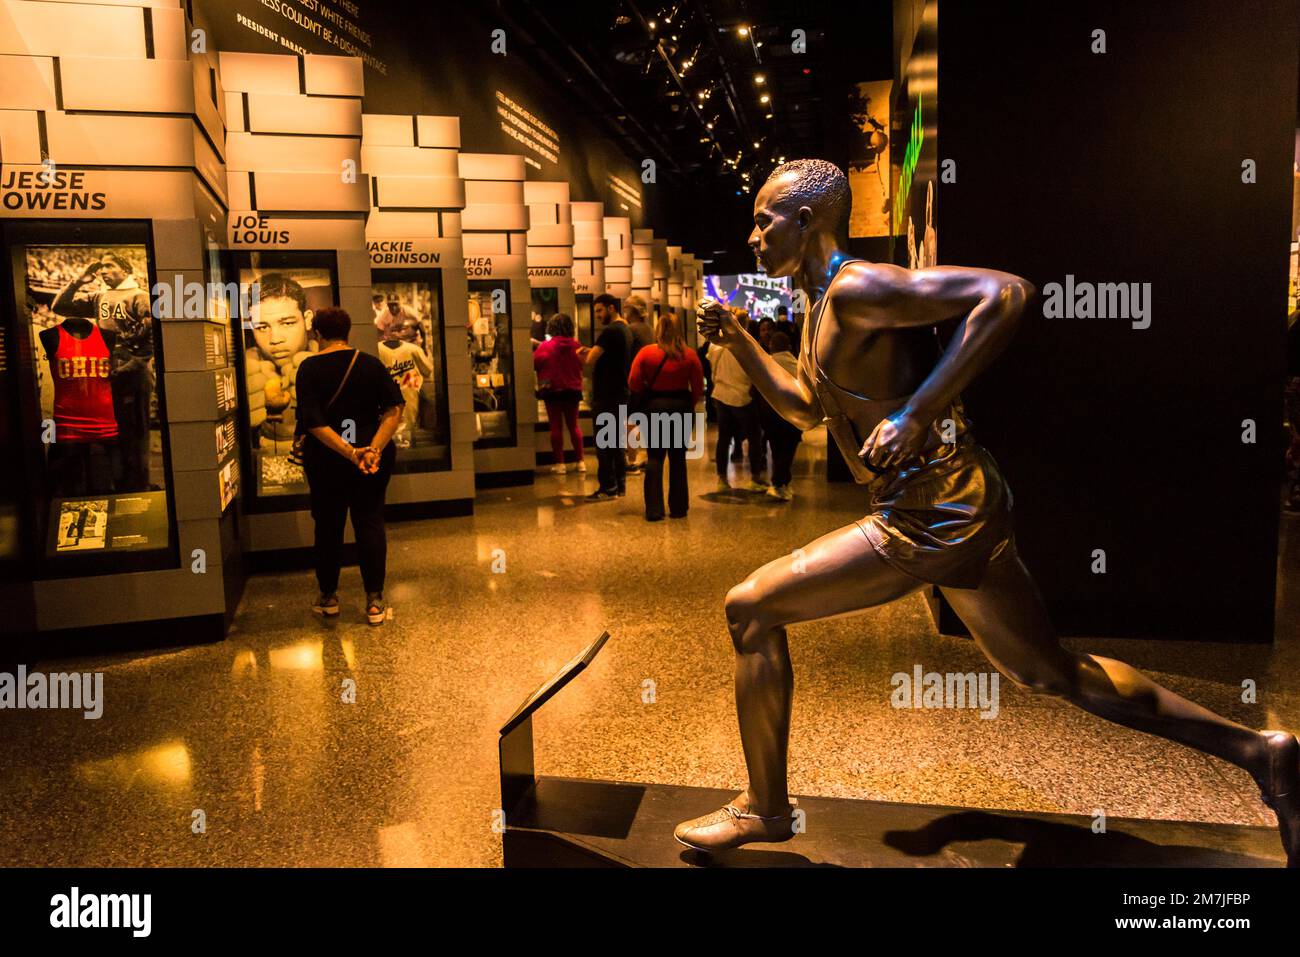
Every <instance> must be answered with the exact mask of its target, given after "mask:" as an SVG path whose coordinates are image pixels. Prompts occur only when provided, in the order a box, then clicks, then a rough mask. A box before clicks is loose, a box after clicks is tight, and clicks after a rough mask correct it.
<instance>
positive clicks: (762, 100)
mask: <svg viewBox="0 0 1300 957" xmlns="http://www.w3.org/2000/svg"><path fill="white" fill-rule="evenodd" d="M771 100H772V98H771V97H770V96H768V95H767V94H766V93H764V94H763V95H762V96H760V97H759V98H758V102H760V103H769V102H771Z"/></svg>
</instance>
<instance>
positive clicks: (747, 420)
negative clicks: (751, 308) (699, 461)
mask: <svg viewBox="0 0 1300 957" xmlns="http://www.w3.org/2000/svg"><path fill="white" fill-rule="evenodd" d="M737 315H738V318H739V320H740V322H741V324H742V325H746V324H747V323H748V318H749V317H748V315H747V314H746V313H745V312H744V310H739V311H738V314H737ZM709 365H710V366H711V367H712V369H713V407H714V409H715V410H716V411H717V414H718V445H717V454H716V456H715V458H716V460H717V465H718V488H720V489H729V488H731V487H732V485H731V482H730V481H729V480H728V478H727V464H728V461H729V460H730V450H731V442H732V440H733V439H734V440H735V442H736V461H739V460H740V454H741V448H742V446H741V443H742V442H745V441H748V442H749V474H750V482H749V484H748V485H747V486H746V487H747V488H748V489H749V490H750V491H752V492H764V491H766V490H767V488H768V481H767V446H766V444H765V443H764V442H763V430H762V427H761V425H760V424H759V421H758V410H757V408H756V407H755V405H754V399H753V393H752V392H751V391H750V390H751V389H752V388H753V383H752V382H751V381H750V379H749V376H747V375H746V374H745V370H744V369H743V368H741V366H740V362H739V361H738V360H737V359H736V357H735V356H733V355H732V354H731V353H730V352H729V351H728V350H726V349H724V348H722V346H718V345H710V346H709Z"/></svg>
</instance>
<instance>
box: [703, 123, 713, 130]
mask: <svg viewBox="0 0 1300 957" xmlns="http://www.w3.org/2000/svg"><path fill="white" fill-rule="evenodd" d="M704 128H705V129H706V130H711V129H713V124H712V123H705V124H704Z"/></svg>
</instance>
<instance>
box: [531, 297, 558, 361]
mask: <svg viewBox="0 0 1300 957" xmlns="http://www.w3.org/2000/svg"><path fill="white" fill-rule="evenodd" d="M529 298H530V299H531V301H532V324H531V327H530V331H529V333H528V337H529V338H530V339H532V341H533V347H534V348H536V346H537V344H538V343H541V342H545V341H546V323H547V322H549V321H550V319H551V316H553V315H555V314H556V313H557V312H559V311H560V290H558V289H556V288H554V287H553V286H550V287H547V286H540V287H539V286H533V287H532V291H531V292H530V294H529Z"/></svg>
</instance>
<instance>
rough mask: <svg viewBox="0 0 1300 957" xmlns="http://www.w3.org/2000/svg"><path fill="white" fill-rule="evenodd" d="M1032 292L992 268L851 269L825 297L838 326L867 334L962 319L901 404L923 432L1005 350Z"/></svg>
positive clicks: (1022, 281)
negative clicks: (863, 329) (854, 327)
mask: <svg viewBox="0 0 1300 957" xmlns="http://www.w3.org/2000/svg"><path fill="white" fill-rule="evenodd" d="M1034 292H1035V289H1034V286H1033V284H1032V283H1030V282H1029V281H1028V280H1027V279H1022V278H1020V277H1019V276H1013V275H1012V274H1011V273H1005V272H999V271H997V270H995V269H975V268H966V267H962V266H932V267H930V268H929V269H916V270H908V269H902V268H901V267H898V266H892V265H883V266H882V265H875V264H871V265H864V266H861V267H858V266H857V265H856V264H851V265H850V266H848V267H846V268H845V269H844V271H843V274H842V275H841V276H840V277H839V278H838V279H837V280H836V282H834V283H833V284H832V285H831V288H830V290H829V295H830V297H831V306H832V308H833V309H834V311H835V315H836V317H838V318H839V320H840V322H841V323H844V322H845V321H846V320H848V321H854V324H855V325H856V324H857V323H858V322H861V323H863V324H865V326H866V327H867V328H875V329H901V328H911V327H915V326H932V325H936V324H937V323H940V322H943V321H944V320H945V319H951V318H952V317H954V316H961V315H963V314H964V317H963V318H962V320H961V322H960V324H959V325H958V326H957V329H956V332H955V333H954V334H953V337H952V341H951V342H950V343H949V344H948V348H947V349H946V350H945V351H944V354H943V356H942V357H941V358H940V360H939V362H938V364H936V365H935V367H934V370H933V371H932V372H931V373H930V375H929V376H928V377H927V378H926V380H925V382H923V383H922V384H921V387H920V388H919V389H917V390H916V392H915V393H914V394H913V396H912V401H911V402H910V403H908V407H907V410H906V411H908V412H911V413H912V414H914V415H915V416H916V417H917V418H920V419H924V420H925V422H926V424H927V425H928V424H929V423H930V422H932V421H933V420H934V417H935V416H937V415H939V413H941V412H942V411H943V410H944V409H946V408H947V407H948V405H949V404H950V403H951V402H952V401H953V400H954V399H956V398H957V397H958V396H959V395H960V394H961V391H962V390H963V389H964V388H966V386H968V385H969V384H970V383H971V381H972V380H973V379H974V378H975V377H976V376H977V375H979V374H980V373H981V372H982V371H983V370H984V369H985V368H987V367H988V365H989V363H991V362H992V361H993V360H994V359H995V358H997V356H998V355H999V354H1000V353H1001V352H1002V350H1003V349H1005V348H1006V346H1007V344H1008V343H1009V342H1010V341H1011V338H1012V336H1014V335H1015V332H1016V328H1017V326H1018V325H1019V322H1020V317H1021V315H1022V314H1023V312H1024V309H1025V303H1026V302H1027V301H1028V300H1029V297H1030V296H1032V295H1033V294H1034Z"/></svg>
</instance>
